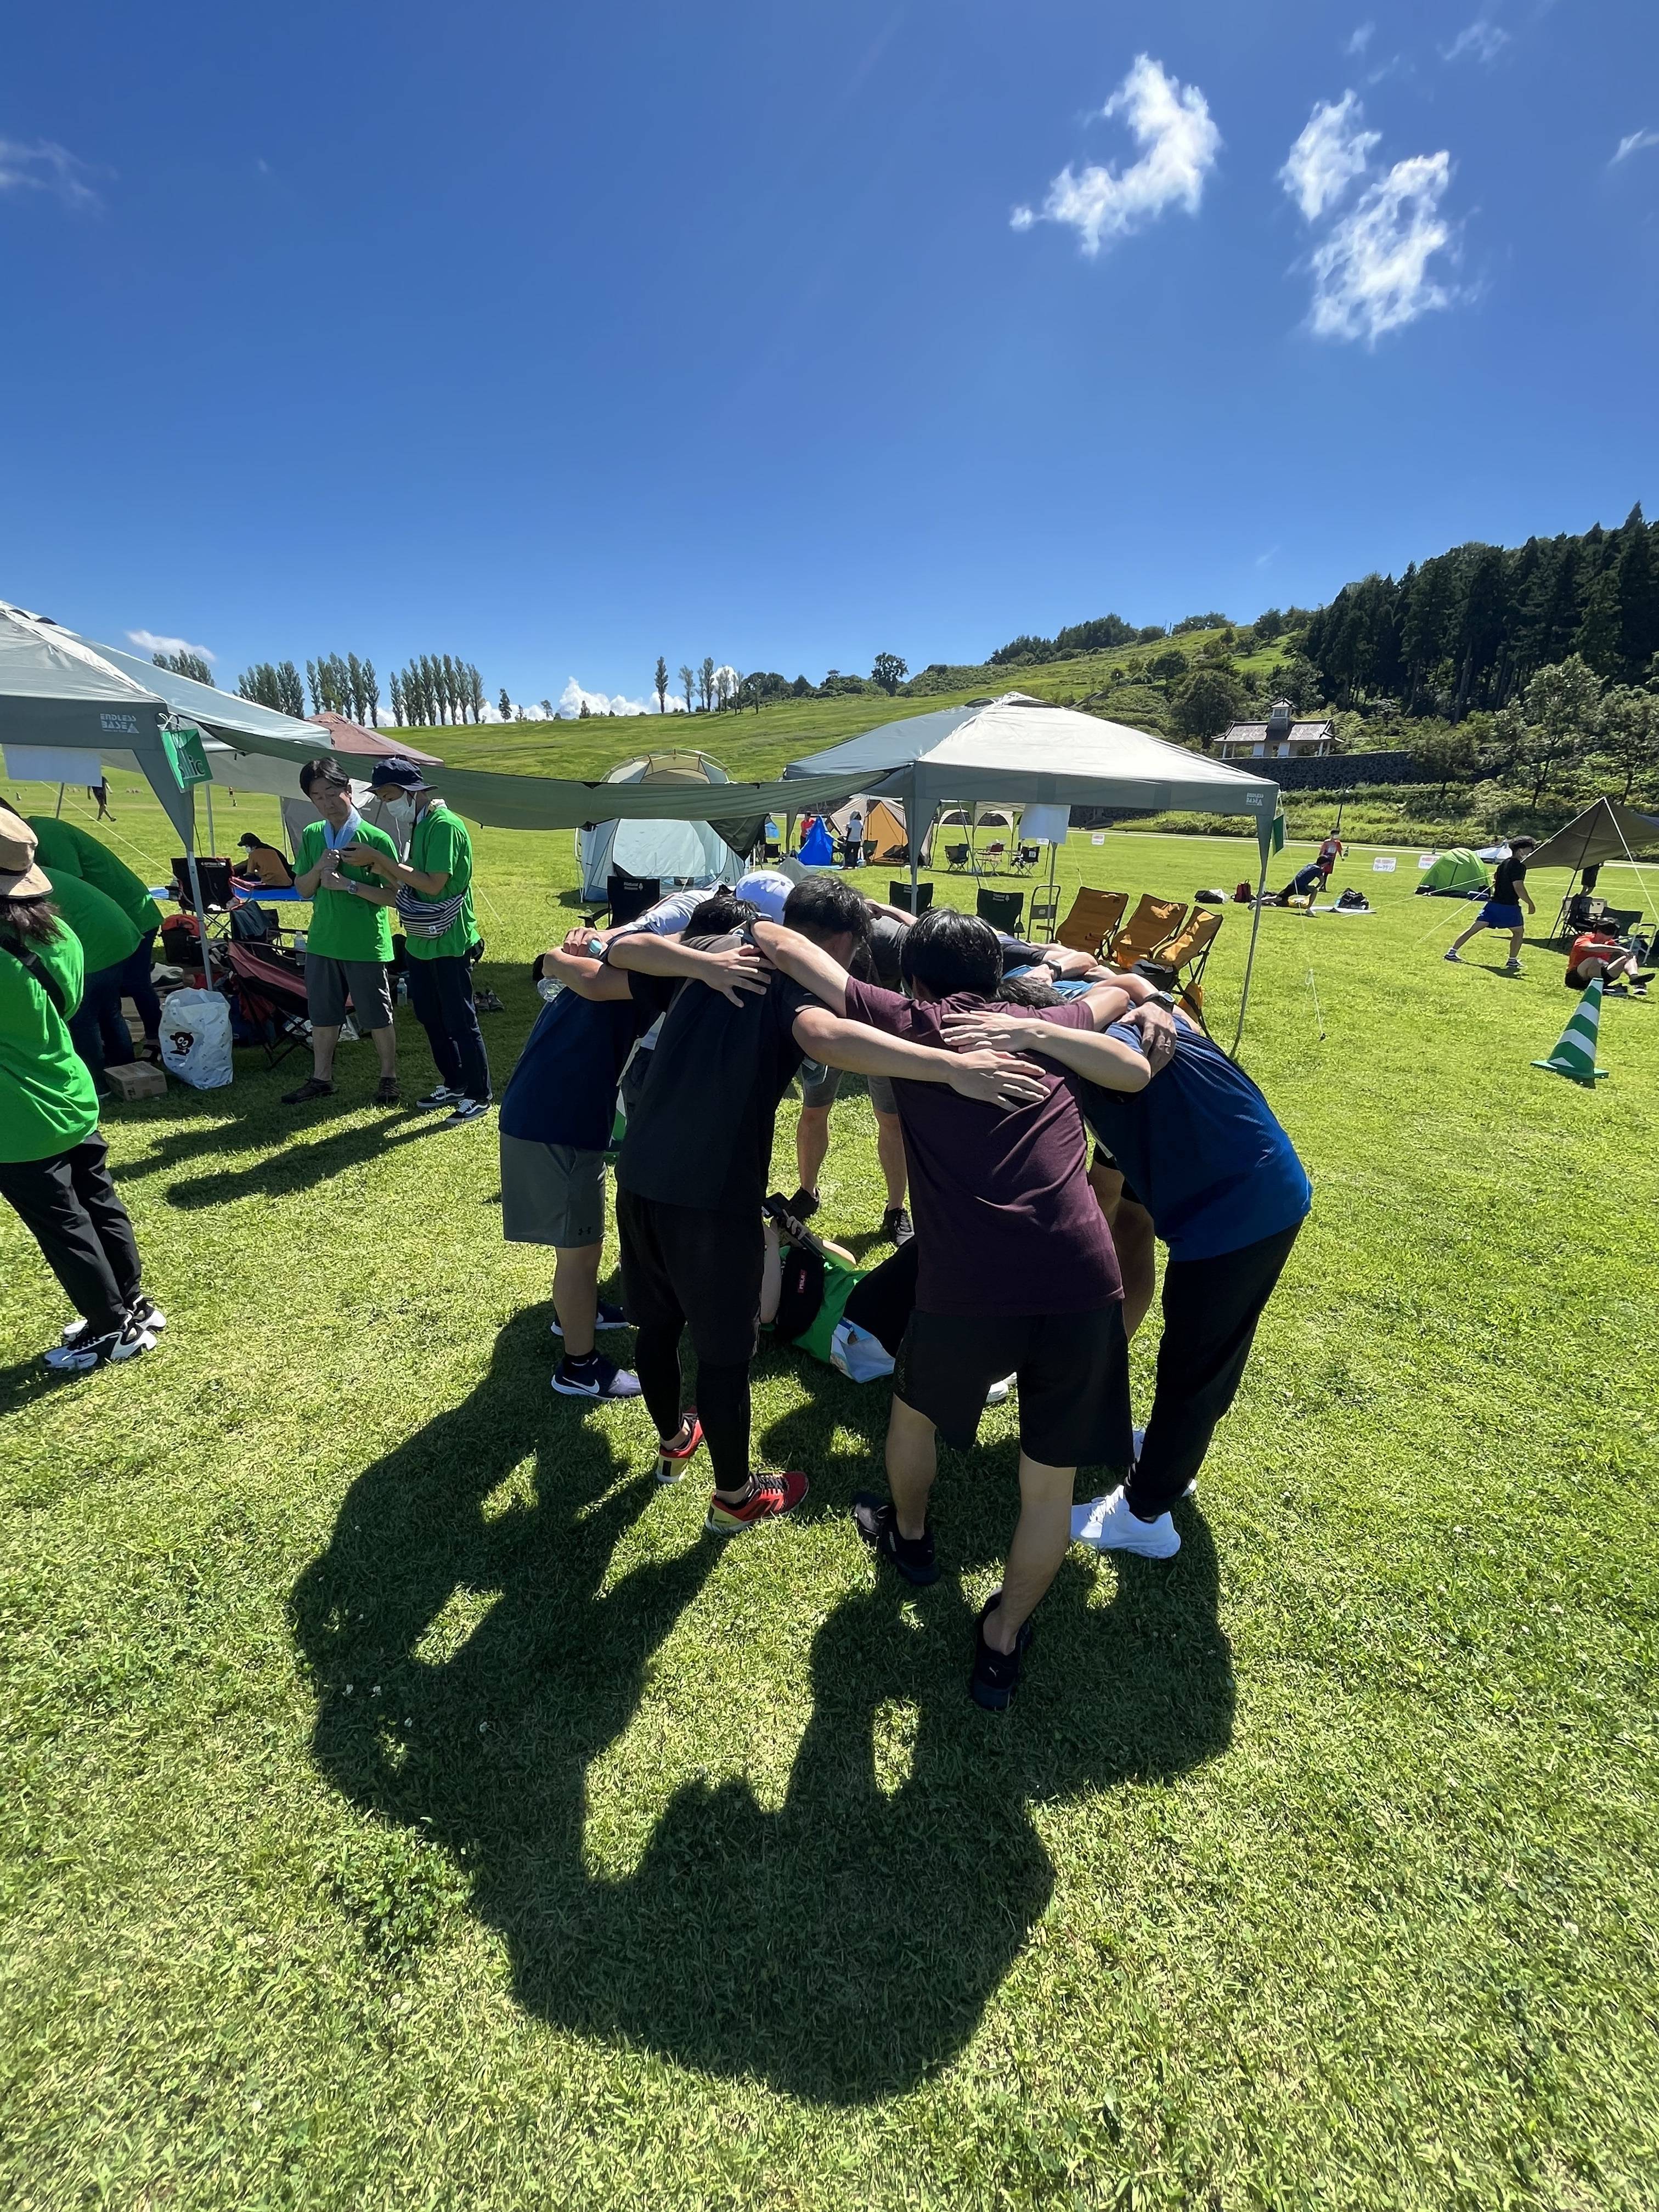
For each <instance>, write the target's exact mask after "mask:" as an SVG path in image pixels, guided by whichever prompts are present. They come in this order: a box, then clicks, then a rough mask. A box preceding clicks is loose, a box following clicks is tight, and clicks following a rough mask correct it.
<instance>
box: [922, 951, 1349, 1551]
mask: <svg viewBox="0 0 1659 2212" xmlns="http://www.w3.org/2000/svg"><path fill="white" fill-rule="evenodd" d="M1120 981H1121V986H1122V988H1123V989H1124V991H1125V992H1126V993H1127V994H1129V995H1130V996H1131V997H1133V998H1137V999H1139V1000H1140V1001H1141V1002H1142V1003H1146V1002H1147V1001H1148V1000H1152V1001H1157V1000H1161V999H1162V997H1163V994H1161V993H1155V992H1153V991H1152V988H1151V986H1150V985H1148V984H1147V983H1146V981H1145V980H1144V978H1142V977H1140V976H1138V975H1125V976H1123V977H1121V979H1120ZM1003 990H1004V995H1005V997H1008V996H1011V995H1013V994H1016V993H1018V994H1019V997H1020V1000H1021V1002H1022V1003H1021V1006H1020V1007H1018V1008H1014V1007H1009V1008H1006V1009H1005V1008H989V1007H987V1008H985V1009H982V1010H981V1012H979V1013H978V1014H963V1015H951V1016H950V1017H948V1018H947V1019H946V1021H945V1034H946V1036H948V1037H949V1038H951V1041H952V1042H956V1041H958V1040H959V1041H960V1042H963V1043H964V1044H969V1045H973V1046H975V1047H981V1046H984V1045H987V1044H991V1045H1000V1046H1002V1047H1003V1048H1005V1049H1006V1050H1008V1051H1011V1052H1024V1053H1028V1054H1042V1056H1043V1057H1045V1058H1048V1059H1051V1060H1057V1061H1059V1062H1060V1065H1061V1066H1066V1067H1067V1068H1068V1069H1069V1070H1070V1072H1071V1079H1072V1087H1073V1091H1075V1092H1076V1094H1077V1098H1078V1103H1079V1105H1080V1106H1081V1107H1082V1109H1083V1118H1084V1120H1085V1122H1087V1124H1088V1126H1089V1127H1090V1129H1091V1131H1092V1132H1093V1133H1094V1136H1095V1139H1096V1141H1097V1146H1099V1147H1100V1149H1099V1150H1098V1151H1097V1152H1096V1155H1095V1163H1094V1166H1093V1169H1092V1170H1091V1174H1090V1178H1089V1180H1090V1182H1091V1183H1092V1184H1093V1185H1094V1188H1095V1192H1096V1195H1097V1198H1098V1199H1099V1200H1100V1204H1101V1206H1102V1210H1103V1212H1105V1214H1106V1216H1107V1218H1108V1219H1109V1222H1110V1224H1111V1229H1112V1242H1113V1243H1114V1245H1115V1247H1116V1249H1117V1255H1118V1261H1119V1265H1120V1267H1121V1269H1122V1273H1123V1319H1124V1326H1125V1328H1126V1329H1127V1333H1128V1334H1129V1335H1130V1336H1132V1337H1133V1334H1134V1332H1135V1330H1136V1329H1137V1328H1139V1325H1140V1322H1141V1321H1142V1319H1143V1318H1144V1317H1145V1315H1146V1309H1147V1307H1148V1306H1149V1305H1150V1304H1151V1303H1152V1285H1153V1276H1154V1266H1155V1255H1154V1252H1153V1239H1154V1238H1155V1237H1156V1238H1159V1239H1161V1240H1162V1241H1163V1243H1164V1244H1165V1245H1167V1247H1168V1249H1169V1264H1168V1265H1167V1266H1166V1267H1165V1268H1164V1334H1163V1338H1162V1340H1161V1341H1160V1343H1159V1345H1158V1383H1157V1388H1156V1390H1155V1392H1154V1395H1153V1399H1152V1412H1151V1413H1150V1414H1149V1415H1148V1416H1147V1419H1146V1431H1145V1433H1144V1439H1143V1440H1142V1441H1140V1443H1139V1449H1138V1452H1137V1455H1136V1458H1135V1462H1134V1465H1133V1468H1132V1470H1131V1472H1130V1474H1129V1477H1128V1480H1127V1482H1125V1483H1122V1484H1121V1485H1119V1486H1117V1487H1116V1488H1115V1489H1114V1490H1112V1491H1110V1492H1108V1493H1107V1494H1105V1495H1104V1496H1103V1497H1100V1498H1096V1499H1095V1500H1094V1501H1093V1502H1092V1504H1088V1505H1080V1506H1078V1507H1077V1508H1075V1509H1074V1510H1073V1516H1072V1533H1073V1537H1074V1538H1076V1539H1078V1540H1079V1541H1082V1542H1083V1543H1085V1544H1090V1545H1092V1546H1093V1547H1094V1548H1095V1549H1096V1550H1097V1551H1101V1552H1135V1553H1139V1554H1140V1556H1141V1557H1142V1558H1144V1559H1173V1558H1174V1557H1175V1555H1176V1553H1177V1552H1178V1551H1179V1550H1180V1549H1181V1537H1180V1534H1179V1532H1178V1531H1177V1529H1176V1525H1175V1521H1174V1518H1173V1516H1172V1515H1171V1512H1170V1508H1171V1506H1173V1504H1175V1502H1176V1499H1177V1498H1180V1497H1182V1495H1183V1494H1184V1493H1185V1492H1186V1491H1187V1490H1188V1488H1189V1487H1190V1486H1191V1485H1192V1484H1193V1483H1194V1482H1195V1481H1196V1480H1197V1479H1198V1471H1199V1469H1200V1467H1201V1466H1202V1465H1203V1462H1204V1456H1205V1454H1206V1452H1207V1451H1208V1449H1209V1447H1210V1440H1211V1438H1212V1436H1213V1435H1214V1433H1215V1430H1216V1425H1217V1424H1218V1422H1219V1421H1220V1419H1221V1418H1222V1416H1223V1415H1224V1414H1225V1413H1226V1411H1227V1409H1228V1408H1229V1407H1230V1406H1231V1404H1232V1402H1233V1400H1234V1399H1235V1398H1236V1397H1237V1395H1238V1389H1239V1385H1240V1383H1242V1382H1243V1376H1244V1368H1245V1363H1246V1362H1247V1361H1248V1359H1249V1355H1250V1346H1251V1344H1252V1342H1253V1341H1254V1340H1255V1330H1256V1324H1257V1322H1259V1321H1260V1320H1261V1315H1262V1311H1263V1309H1264V1308H1265V1307H1266V1305H1267V1300H1268V1299H1269V1297H1272V1295H1273V1288H1274V1285H1276V1284H1277V1283H1278V1281H1279V1277H1280V1275H1281V1274H1282V1273H1284V1270H1285V1266H1286V1264H1287V1262H1288V1261H1289V1259H1290V1256H1291V1247H1292V1245H1293V1244H1294V1243H1296V1239H1297V1234H1298V1232H1299V1231H1300V1230H1301V1227H1302V1224H1303V1221H1304V1218H1306V1215H1307V1212H1308V1209H1309V1207H1310V1205H1311V1203H1312V1196H1313V1193H1312V1186H1311V1185H1310V1182H1309V1181H1308V1176H1307V1171H1306V1170H1305V1169H1304V1167H1303V1165H1302V1163H1301V1161H1300V1160H1299V1159H1298V1158H1297V1155H1296V1149H1295V1147H1294V1146H1292V1144H1291V1140H1290V1139H1289V1137H1288V1136H1286V1134H1285V1131H1284V1129H1283V1128H1282V1127H1280V1125H1279V1121H1278V1119H1277V1117H1276V1116H1275V1115H1274V1113H1273V1109H1272V1108H1271V1107H1270V1106H1269V1105H1268V1103H1267V1100H1266V1099H1265V1098H1264V1097H1262V1095H1261V1091H1259V1090H1258V1089H1257V1088H1256V1086H1255V1084H1254V1083H1252V1082H1251V1080H1250V1079H1249V1076H1248V1075H1246V1074H1245V1073H1244V1071H1243V1068H1241V1067H1238V1066H1235V1065H1234V1063H1233V1062H1232V1061H1231V1060H1229V1059H1228V1057H1227V1055H1226V1054H1225V1053H1224V1052H1223V1051H1222V1050H1221V1049H1220V1048H1219V1047H1218V1045H1217V1044H1215V1043H1214V1042H1213V1041H1212V1039H1211V1038H1209V1037H1207V1036H1205V1034H1204V1032H1203V1031H1202V1030H1200V1028H1198V1027H1197V1025H1196V1024H1194V1023H1193V1022H1191V1021H1189V1020H1188V1018H1187V1016H1186V1015H1185V1013H1183V1012H1182V1010H1181V1009H1180V1008H1179V1007H1178V1006H1177V1007H1175V1008H1174V1009H1173V1010H1172V1012H1173V1018H1174V1022H1175V1040H1174V1042H1175V1049H1174V1051H1173V1053H1172V1054H1171V1055H1170V1059H1169V1060H1167V1062H1166V1063H1165V1064H1164V1066H1163V1067H1162V1068H1161V1070H1160V1071H1159V1073H1158V1074H1157V1075H1155V1076H1154V1077H1152V1080H1151V1081H1150V1083H1149V1084H1148V1085H1146V1087H1145V1088H1144V1089H1142V1090H1139V1091H1133V1090H1125V1089H1123V1088H1122V1087H1121V1086H1120V1085H1115V1084H1114V1085H1103V1084H1102V1083H1101V1082H1100V1081H1099V1080H1098V1079H1097V1078H1096V1077H1095V1076H1094V1075H1093V1072H1092V1070H1091V1067H1090V1065H1089V1057H1090V1054H1091V1053H1093V1052H1096V1051H1097V1050H1098V1048H1099V1044H1100V1042H1101V1040H1100V1039H1098V1038H1095V1037H1090V1036H1084V1037H1073V1036H1069V1035H1067V1036H1060V1037H1056V1036H1054V1032H1053V1031H1052V1030H1049V1031H1048V1032H1047V1033H1046V1035H1045V1032H1044V1030H1043V1026H1042V1018H1041V1008H1040V1006H1039V1007H1037V1008H1035V1009H1031V1010H1030V1011H1026V1010H1025V1009H1027V1008H1030V1002H1031V1000H1032V998H1033V997H1036V998H1038V999H1041V998H1042V997H1044V996H1046V994H1043V993H1042V991H1041V989H1040V987H1037V988H1036V990H1034V989H1033V987H1031V986H1030V985H1026V986H1024V987H1022V986H1019V985H1016V984H1005V985H1004V987H1003ZM1165 1003H1167V1001H1165ZM1106 1035H1107V1036H1109V1037H1115V1038H1119V1039H1121V1041H1122V1042H1123V1043H1124V1045H1125V1046H1126V1047H1127V1048H1129V1049H1130V1050H1135V1049H1138V1048H1139V1036H1138V1033H1137V1031H1136V1030H1133V1028H1131V1027H1129V1026H1128V1025H1127V1024H1117V1025H1115V1026H1114V1027H1112V1028H1110V1029H1109V1030H1107V1032H1106Z"/></svg>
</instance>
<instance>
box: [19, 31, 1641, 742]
mask: <svg viewBox="0 0 1659 2212" xmlns="http://www.w3.org/2000/svg"><path fill="white" fill-rule="evenodd" d="M1656 63H1659V10H1656V9H1654V8H1653V7H1652V5H1651V0H1645V4H1644V0H1600V4H1598V5H1596V6H1595V7H1593V8H1584V7H1574V6H1571V5H1569V4H1566V0H1561V4H1557V5H1553V6H1551V5H1548V4H1544V5H1540V4H1538V0H1525V4H1520V0H1504V4H1490V5H1479V4H1477V0H1455V4H1454V0H1444V4H1437V5H1429V4H1422V5H1415V6H1409V7H1405V8H1398V7H1385V6H1383V5H1376V6H1375V7H1371V6H1369V5H1367V6H1365V7H1361V8H1355V9H1352V10H1348V9H1333V8H1331V7H1329V6H1320V5H1314V4H1285V0H1279V4H1265V5H1261V6H1258V7H1255V8H1253V9H1243V8H1240V7H1237V6H1236V5H1224V4H1221V0H1162V4H1160V5H1158V6H1156V7H1154V6H1151V5H1119V6H1111V5H1099V4H1097V5H1095V6H1092V7H1086V8H1085V7H1083V6H1079V5H1072V4H1066V0H1023V4H1021V5H1020V6H1018V7H1015V6H1013V5H1012V4H1008V3H1007V0H911V4H908V5H894V4H888V0H876V3H874V4H872V0H836V4H835V5H833V6H829V5H823V4H816V0H805V4H797V5H795V6H792V7H787V8H781V7H778V6H776V5H775V4H772V5H765V6H763V5H759V4H754V0H726V4H724V5H721V6H718V7H714V8H711V9H688V8H685V7H684V5H679V6H670V5H666V4H647V5H635V6H632V7H623V8H619V9H586V8H582V9H579V8H574V7H560V8H549V7H538V8H529V7H522V6H520V7H506V6H500V5H494V4H489V0H485V4H475V5H474V6H473V7H472V8H471V9H466V10H454V9H435V8H431V7H428V6H425V5H422V4H420V0H398V4H397V5H395V6H394V5H391V4H386V5H381V6H368V5H361V4H358V5H354V4H351V0H334V4H331V5H329V6H326V7H325V6H320V5H317V4H314V0H309V3H308V0H298V3H297V4H294V5H290V6H289V7H287V8H286V9H280V10H260V11H252V10H242V9H223V8H222V7H211V8H210V7H207V6H185V5H179V4H176V0H155V4H153V5H152V6H150V7H149V8H147V9H131V7H120V8H118V7H114V6H98V5H88V4H83V0H64V4H61V5H59V6H58V7H56V8H54V9H46V10H42V9H33V10H27V11H14V13H13V15H12V17H11V21H10V27H9V33H8V38H7V42H6V51H5V54H4V58H3V61H0V262H3V267H4V272H5V306H6V325H7V327H6V340H7V342H6V344H5V347H4V350H3V357H0V400H3V407H4V421H5V424H6V434H5V438H4V443H3V448H0V452H3V459H0V544H3V547H4V550H5V558H4V561H3V564H0V571H3V572H0V598H6V599H11V600H13V601H15V602H16V603H18V604H21V605H25V606H29V607H33V608H36V609H38V610H40V611H45V612H47V613H50V614H52V615H53V616H54V617H57V618H58V620H60V621H64V622H66V623H70V624H72V625H73V626H75V627H76V628H78V629H84V630H86V631H87V632H88V633H89V634H91V635H101V636H103V637H106V638H107V639H108V640H110V641H112V642H121V641H124V640H125V637H126V636H127V635H130V634H133V633H137V634H141V635H143V634H150V635H155V636H157V637H164V638H175V639H180V640H184V641H188V642H189V643H191V644H192V645H195V646H198V647H205V648H206V649H208V650H209V651H210V653H212V654H213V655H214V656H215V665H216V669H217V671H218V672H219V674H220V676H221V678H222V680H227V681H229V682H231V683H234V677H235V674H236V671H238V670H239V669H240V667H242V666H243V665H246V663H247V662H248V661H249V660H251V659H264V658H272V659H279V658H282V657H283V656H284V655H290V656H292V657H293V658H295V659H300V660H303V659H305V658H307V656H309V655H313V654H316V653H324V652H327V651H330V650H334V651H338V652H341V653H344V652H347V651H349V650H355V651H356V652H358V653H368V654H369V655H371V656H372V657H373V658H374V660H375V662H376V664H377V665H378V666H379V667H380V670H381V671H382V674H383V678H384V674H385V671H387V670H389V668H390V667H391V666H392V665H395V664H398V663H400V662H401V661H402V660H403V659H405V658H406V657H407V656H408V655H409V654H410V653H415V652H419V651H422V650H426V651H449V652H453V653H460V654H463V655H465V656H466V657H467V658H469V659H473V660H475V661H477V663H478V665H479V666H480V668H481V669H482V670H483V675H484V678H485V680H486V682H487V683H488V684H489V688H490V690H491V693H492V696H493V694H494V692H495V690H496V688H497V687H498V686H500V685H501V684H505V685H506V686H507V689H508V690H509V691H510V692H511V693H512V695H513V696H514V697H515V698H519V699H523V700H527V701H534V700H538V699H539V698H541V697H543V696H550V697H553V698H555V699H556V698H557V697H558V696H560V694H561V693H562V690H563V689H564V687H565V685H566V684H568V683H569V682H572V681H574V682H576V683H578V684H580V685H581V686H583V687H586V689H587V690H590V691H591V692H592V693H594V694H604V695H607V696H609V695H611V694H615V695H618V696H628V697H632V698H635V699H637V698H641V697H642V696H646V695H647V693H648V690H649V685H650V674H651V668H652V665H653V660H654V659H655V656H656V654H657V653H659V652H661V653H665V655H666V656H667V659H668V661H669V665H670V667H671V669H673V668H676V667H677V666H678V664H679V662H680V661H681V660H690V659H701V658H702V655H703V653H713V654H714V657H715V659H717V660H719V661H729V662H731V663H732V664H734V665H737V666H738V667H739V668H743V669H749V668H754V667H769V668H777V669H780V670H781V671H783V672H784V673H785V674H786V675H787V676H791V677H793V675H794V674H795V673H796V672H797V671H805V672H806V673H807V674H808V675H809V676H811V677H813V678H818V677H820V676H821V675H822V674H823V671H824V669H825V668H826V667H827V666H837V667H840V668H842V669H854V670H860V671H863V670H867V669H868V667H869V665H870V661H871V659H872V655H873V654H874V653H877V652H879V651H884V650H886V651H892V652H896V653H902V654H903V655H904V657H905V658H906V659H908V661H909V663H910V665H911V666H912V667H913V668H917V667H920V666H921V665H923V664H925V663H926V662H927V661H929V660H973V659H979V658H981V656H983V655H984V654H985V653H987V652H988V651H989V650H990V649H991V648H993V647H995V646H996V645H998V644H1000V643H1001V642H1002V641H1004V640H1005V639H1006V638H1007V637H1010V636H1012V635H1014V634H1016V633H1017V632H1019V631H1022V630H1027V629H1031V630H1039V631H1045V632H1051V631H1052V630H1053V629H1055V628H1056V627H1057V626H1059V625H1060V624H1061V623H1068V622H1074V621H1079V620H1082V619H1084V618H1085V617H1091V616H1094V615H1098V614H1102V613H1104V612H1105V611H1107V610H1108V609H1109V608H1110V609H1115V610H1116V611H1119V612H1121V613H1122V614H1124V615H1126V616H1127V617H1129V618H1130V619H1131V620H1133V621H1137V622H1154V621H1161V622H1168V621H1171V620H1173V619H1176V618H1177V617H1180V616H1182V615H1184V614H1187V613H1189V612H1193V611H1199V610H1203V609H1206V608H1209V607H1212V606H1214V607H1221V608H1225V610H1227V611H1229V612H1231V613H1232V614H1234V615H1236V616H1239V617H1249V616H1251V615H1253V614H1254V613H1255V612H1256V611H1258V610H1259V609H1260V608H1261V606H1263V605H1268V604H1275V603H1276V604H1279V605H1284V604H1288V603H1291V602H1292V601H1299V602H1302V603H1304V604H1307V603H1312V602H1315V601H1317V600H1321V599H1326V598H1328V596H1329V595H1330V593H1331V592H1333V591H1334V590H1335V588H1336V587H1337V586H1339V585H1340V583H1342V582H1343V581H1344V580H1346V578H1348V577H1350V576H1352V575H1356V574H1363V573H1364V571H1366V570H1367V569H1369V568H1392V569H1395V570H1397V569H1398V568H1401V567H1402V566H1403V565H1404V564H1405V562H1407V561H1408V560H1410V559H1412V558H1413V556H1422V555H1425V554H1428V553H1431V552H1435V551H1438V550H1443V548H1444V547H1445V546H1447V545H1449V544H1455V543H1457V542H1460V541H1461V540H1462V539H1465V538H1489V539H1494V540H1498V541H1504V542H1514V541H1517V540H1519V539H1521V538H1525V537H1526V536H1527V535H1528V533H1529V532H1534V531H1537V532H1552V531H1556V530H1562V529H1580V528H1583V527H1585V526H1588V525H1589V523H1591V522H1592V521H1594V520H1597V519H1600V520H1603V521H1605V522H1607V523H1613V522H1615V521H1618V520H1622V518H1623V516H1624V514H1625V513H1626V511H1627V510H1628V508H1629V507H1630V505H1631V503H1632V501H1633V500H1635V499H1637V498H1638V497H1639V498H1642V499H1643V500H1644V501H1645V502H1646V503H1647V505H1648V507H1649V508H1650V511H1653V510H1655V509H1656V508H1659V470H1656V465H1655V459H1656V430H1655V412H1656V410H1655V405H1654V399H1655V392H1656V386H1659V378H1656V363H1659V284H1656V277H1659V68H1656ZM1293 149H1294V150H1293Z"/></svg>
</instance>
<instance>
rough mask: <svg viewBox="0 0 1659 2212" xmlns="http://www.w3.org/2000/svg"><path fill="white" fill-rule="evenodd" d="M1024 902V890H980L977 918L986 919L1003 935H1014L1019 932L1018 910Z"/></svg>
mask: <svg viewBox="0 0 1659 2212" xmlns="http://www.w3.org/2000/svg"><path fill="white" fill-rule="evenodd" d="M1024 904H1025V894H1024V891H981V893H980V895H979V898H978V901H977V905H978V909H979V918H980V920H981V921H988V922H989V923H990V925H991V927H992V928H993V929H1000V930H1001V931H1002V932H1003V933H1004V934H1005V936H1008V937H1014V936H1017V935H1018V933H1019V917H1020V912H1021V909H1022V908H1024Z"/></svg>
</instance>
